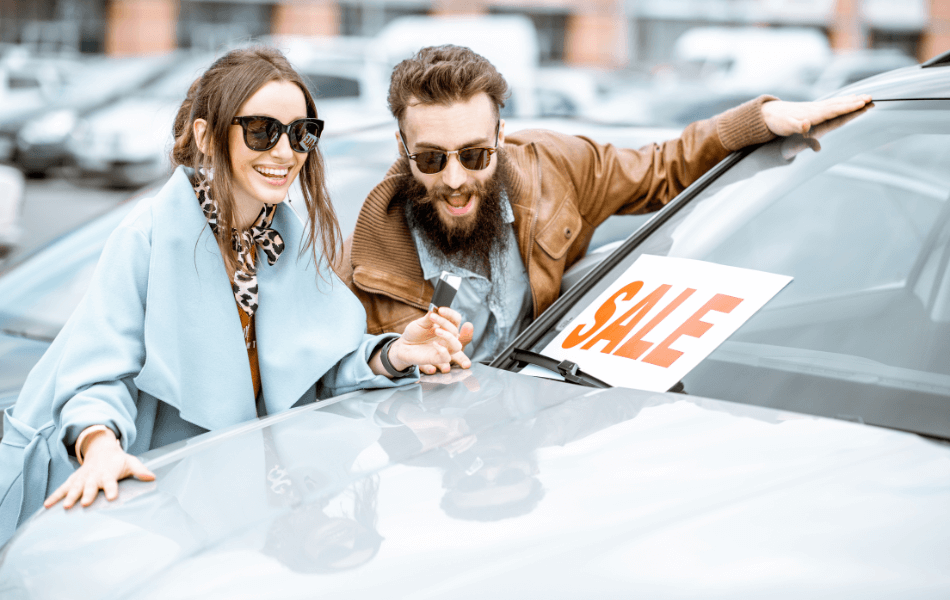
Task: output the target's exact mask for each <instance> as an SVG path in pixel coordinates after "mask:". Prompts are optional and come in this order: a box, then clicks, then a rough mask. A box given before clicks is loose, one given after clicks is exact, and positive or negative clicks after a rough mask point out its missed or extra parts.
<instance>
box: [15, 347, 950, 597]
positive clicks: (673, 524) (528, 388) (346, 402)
mask: <svg viewBox="0 0 950 600" xmlns="http://www.w3.org/2000/svg"><path fill="white" fill-rule="evenodd" d="M413 415H415V416H413ZM413 419H415V420H414V421H413ZM411 423H415V424H416V427H415V428H414V429H413V428H411V427H409V426H408V425H407V424H411ZM416 433H418V435H416ZM420 442H421V443H420ZM948 458H950V448H948V447H947V446H946V445H942V444H938V443H934V442H932V441H929V440H926V439H924V438H921V437H918V436H914V435H910V434H905V433H899V432H894V431H889V430H885V429H880V428H876V427H871V426H865V425H859V424H856V423H848V422H842V421H836V420H832V419H824V418H820V417H810V416H803V415H798V414H794V413H789V412H783V411H778V410H774V409H771V408H762V407H752V406H745V405H740V404H734V403H729V402H722V401H716V400H707V399H703V398H698V397H692V396H685V395H680V394H669V393H666V394H656V393H649V392H643V391H637V390H630V389H622V388H613V389H608V390H591V389H590V388H584V387H579V386H572V385H569V384H564V383H560V382H554V381H546V380H541V379H534V378H531V377H528V376H525V375H520V374H515V373H509V372H505V371H499V370H496V369H493V368H490V367H486V366H483V365H479V364H476V365H474V366H473V367H472V369H471V370H470V371H458V370H457V371H455V372H453V373H452V374H449V375H440V376H436V377H424V378H423V380H422V382H421V383H420V384H419V385H412V386H408V387H405V388H402V389H396V390H391V389H390V390H375V391H369V392H356V393H352V394H348V395H346V396H343V397H340V398H338V399H335V400H330V401H328V402H327V403H324V404H318V405H310V406H305V407H300V408H298V409H295V410H291V411H287V412H284V413H281V414H278V415H274V416H272V417H268V418H267V419H264V420H260V421H252V422H250V423H246V424H243V425H239V426H236V427H233V428H231V429H227V430H222V431H220V432H213V433H210V434H206V435H203V436H198V437H196V438H192V439H191V440H187V441H185V442H182V443H179V444H177V445H173V446H170V447H167V448H165V449H159V450H156V451H153V452H150V453H147V454H146V455H144V456H143V460H144V461H145V462H146V465H147V466H148V467H149V468H150V469H152V470H153V471H154V472H155V473H156V475H157V477H158V479H157V480H156V482H154V483H152V482H139V481H133V480H126V481H124V482H122V484H121V485H120V496H119V500H118V501H116V502H113V503H109V502H106V501H105V500H104V498H102V497H101V496H100V498H99V499H98V500H96V502H95V503H94V504H93V505H92V506H91V507H90V508H88V509H79V508H76V509H73V510H72V511H70V512H69V513H67V512H65V511H64V510H63V509H62V508H61V507H55V508H54V509H51V510H49V511H45V512H43V513H41V514H40V515H38V516H37V517H36V518H34V519H32V520H31V521H30V522H29V523H27V524H25V525H24V526H23V527H22V528H21V531H20V532H19V533H18V534H17V537H15V538H14V539H13V540H12V541H11V543H10V544H9V545H8V546H7V548H6V549H5V555H4V560H3V564H2V565H0V578H2V579H3V580H4V581H6V582H7V584H8V586H10V587H8V588H7V589H14V588H15V584H17V585H23V586H25V587H27V588H29V589H32V590H33V591H34V593H36V594H37V595H43V596H49V597H54V596H57V594H56V593H55V592H56V589H57V588H56V586H61V588H62V590H65V592H64V595H65V596H66V597H68V596H70V593H69V592H72V594H73V595H76V594H77V593H79V594H80V595H81V594H82V593H83V592H86V591H90V592H96V593H97V594H98V595H100V596H102V597H105V596H109V597H135V598H139V597H178V596H186V595H189V594H192V593H196V592H197V593H198V594H199V595H201V596H202V597H209V598H210V597H228V598H239V597H240V598H244V597H248V598H250V597H262V596H285V597H308V598H309V597H316V596H320V597H323V596H327V597H341V596H345V597H347V598H379V597H380V596H382V595H386V596H387V597H407V596H413V597H416V596H418V597H463V598H474V597H482V596H484V595H485V594H486V593H491V595H492V596H495V597H500V598H516V597H517V598H520V597H524V596H525V592H526V590H528V589H530V590H532V591H531V592H529V593H527V596H529V597H536V596H552V597H584V596H588V595H606V596H608V597H614V596H616V595H617V593H618V592H621V591H628V592H633V591H636V590H642V591H648V590H659V589H665V590H667V591H671V590H674V589H677V590H679V592H680V593H678V594H676V595H678V596H679V595H682V596H684V597H696V596H699V597H703V596H706V595H708V592H709V590H710V589H717V590H719V591H724V590H728V591H729V592H730V594H729V595H730V596H731V597H736V598H753V597H763V596H768V597H776V596H778V597H795V596H796V595H797V594H795V593H790V592H789V590H796V589H797V590H798V591H803V590H805V589H809V590H823V591H825V592H827V591H830V590H832V589H834V590H835V591H836V593H837V594H838V595H842V596H847V595H858V594H860V595H862V596H868V595H871V596H873V595H875V592H877V591H880V590H879V588H878V587H877V586H878V585H879V584H880V583H881V582H880V579H879V575H880V573H881V572H886V574H887V583H888V585H890V586H893V588H894V589H895V590H896V589H902V590H903V591H905V592H906V591H907V590H917V591H922V590H934V589H938V588H942V589H944V590H946V589H948V586H950V575H948V574H947V573H946V569H945V568H944V566H943V564H942V562H941V561H939V560H937V557H938V556H941V555H942V554H944V553H945V548H946V541H947V540H948V539H950V522H948V521H947V520H946V519H943V518H940V516H941V515H943V514H944V513H945V512H946V506H947V505H948V503H950V484H948V483H947V482H948V481H950V460H948ZM268 461H269V462H268ZM271 463H273V464H271ZM275 468H276V469H277V470H275ZM512 474H514V475H521V476H522V478H521V479H519V478H518V477H512ZM524 476H527V477H526V478H525V477H524ZM483 478H484V479H487V480H489V481H493V482H498V485H492V486H489V488H488V489H485V487H479V486H478V485H473V482H472V481H471V480H472V479H475V480H476V481H475V483H476V484H477V482H478V481H480V479H483ZM504 478H508V479H507V480H505V479H504ZM283 482H286V483H283ZM462 483H464V484H465V485H464V486H463V485H460V484H462ZM287 485H294V486H298V488H297V489H298V495H297V496H296V499H295V500H294V499H293V498H290V497H287V498H283V499H281V498H279V497H277V496H273V497H271V496H272V495H266V494H264V492H265V491H266V489H271V490H272V491H273V490H275V489H284V488H285V486H287ZM301 485H302V486H303V487H299V486H301ZM268 486H271V487H270V488H268ZM273 486H277V487H276V488H275V487H273ZM459 491H461V493H459ZM275 493H276V492H275ZM354 502H355V503H357V505H356V506H355V508H354V507H353V503H354ZM367 511H368V512H367ZM888 515H891V516H893V515H897V518H888ZM338 526H344V529H343V530H341V529H339V528H338ZM327 527H329V528H330V529H329V530H325V529H324V528H327ZM346 527H352V528H355V529H356V530H357V531H361V532H363V533H366V532H365V531H363V530H364V529H372V530H373V531H372V532H371V533H372V534H374V535H371V536H369V538H370V542H371V543H370V548H371V550H373V552H372V553H371V554H360V555H359V556H358V557H356V558H359V560H355V559H354V556H355V555H348V554H346V552H345V551H343V550H342V547H335V548H334V550H335V551H340V552H343V555H344V556H342V557H341V555H340V554H339V553H336V554H334V553H327V552H322V551H320V549H321V548H323V547H322V546H321V543H322V542H319V540H324V542H325V541H329V540H331V539H333V538H334V536H342V537H343V538H345V539H349V538H347V535H348V534H347V532H351V533H352V531H351V530H350V529H346ZM311 529H312V531H310V530H311ZM360 539H362V538H360ZM308 545H309V546H308ZM314 546H315V547H316V548H317V550H318V551H316V552H313V551H311V555H310V558H307V557H306V556H305V555H304V552H305V550H307V549H308V547H309V548H314ZM80 549H83V550H81V551H80ZM324 550H325V548H324ZM39 556H42V560H38V558H37V557H39ZM323 559H326V560H327V561H329V563H328V564H324V563H322V562H321V560H323ZM348 559H354V560H355V562H347V560H348ZM308 560H309V561H311V562H308ZM340 565H345V566H342V567H341V566H340ZM750 565H754V570H755V572H756V577H755V578H754V581H753V580H750V579H748V577H747V576H746V575H747V574H748V572H749V571H748V570H749V568H750ZM17 582H19V583H17ZM262 586H265V587H266V591H265V587H262ZM41 589H42V590H45V591H46V592H49V593H48V594H46V593H39V590H41ZM278 590H280V592H279V593H278ZM585 590H586V591H587V592H594V594H590V593H584V591H585ZM841 592H845V593H841ZM849 592H850V594H849ZM647 595H654V594H647ZM97 597H99V596H97Z"/></svg>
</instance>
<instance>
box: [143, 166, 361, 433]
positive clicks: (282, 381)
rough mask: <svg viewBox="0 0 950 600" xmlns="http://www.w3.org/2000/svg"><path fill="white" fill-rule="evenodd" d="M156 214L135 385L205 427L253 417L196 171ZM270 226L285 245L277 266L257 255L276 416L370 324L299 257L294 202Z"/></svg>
mask: <svg viewBox="0 0 950 600" xmlns="http://www.w3.org/2000/svg"><path fill="white" fill-rule="evenodd" d="M150 210H151V215H152V230H151V231H152V233H151V258H150V262H149V278H148V296H147V301H146V312H145V334H144V335H145V350H146V360H145V365H144V366H143V368H142V370H141V372H140V373H139V374H138V375H137V376H136V377H135V384H136V385H137V386H138V388H139V389H140V390H142V391H145V392H147V393H149V394H151V395H153V396H155V397H156V398H160V399H161V400H163V401H165V402H167V403H169V404H171V405H172V406H175V407H176V408H178V409H179V411H180V413H181V417H182V418H183V419H185V420H187V421H190V422H192V423H194V424H196V425H199V426H201V427H204V428H207V429H216V428H220V427H224V426H228V425H232V424H235V423H239V422H241V421H246V420H248V419H251V418H253V417H255V416H256V414H257V413H256V411H255V405H254V397H253V395H254V394H253V386H252V383H251V372H250V366H249V363H248V357H247V350H246V346H245V343H244V336H243V331H242V328H241V321H240V316H239V315H238V312H237V311H238V308H237V305H236V303H235V300H234V294H233V293H232V291H231V282H230V280H229V279H228V275H227V271H226V269H225V266H224V260H223V258H222V257H221V253H220V251H219V249H218V245H217V243H216V241H215V239H214V236H213V235H212V233H211V228H210V227H209V226H208V224H207V221H206V220H205V217H204V215H203V214H202V212H201V208H200V206H199V205H198V201H197V198H196V197H195V194H194V190H193V189H192V186H191V182H190V180H189V170H186V169H184V168H182V167H179V168H178V169H177V170H176V171H175V172H174V174H173V175H172V177H171V179H170V180H169V181H168V183H167V184H166V185H165V186H164V187H163V188H162V189H161V191H160V192H159V193H158V195H157V196H156V197H155V198H154V199H153V200H152V201H151V206H150ZM272 226H273V227H274V229H276V230H277V231H279V232H280V233H281V235H282V237H283V238H284V242H285V244H286V248H285V250H284V253H283V254H282V255H281V258H280V260H278V261H277V263H276V264H275V265H273V266H272V265H269V264H267V261H259V267H258V282H259V285H260V296H259V297H260V307H259V308H258V311H257V312H256V313H255V319H256V329H257V345H258V360H259V364H260V369H261V384H262V390H263V394H264V398H265V402H266V406H267V411H268V413H274V412H278V411H281V410H285V409H287V408H290V406H292V405H293V404H294V403H295V402H297V400H298V399H299V398H300V397H301V396H302V395H303V394H304V393H305V392H306V391H307V390H308V389H309V388H310V387H311V386H313V385H314V383H315V382H316V381H317V380H318V379H320V377H322V376H323V374H324V373H326V372H327V371H328V370H329V369H330V368H331V367H333V366H334V365H335V364H336V363H337V362H338V361H339V360H340V359H341V358H342V357H343V356H344V355H346V354H348V353H349V352H351V351H353V350H354V349H356V348H357V347H358V345H359V344H360V342H361V341H362V335H363V332H364V330H365V323H366V316H365V312H364V311H363V308H362V306H361V305H360V303H359V301H358V300H356V298H355V297H354V296H353V295H352V293H350V292H349V290H347V288H346V286H344V285H343V283H342V282H341V281H340V280H339V279H338V278H337V277H336V276H335V275H334V274H333V273H332V272H329V271H326V270H324V271H323V272H322V279H321V278H320V277H318V275H317V269H316V267H315V265H314V264H313V259H312V257H311V256H310V255H309V253H304V254H303V255H302V256H300V254H301V253H300V249H301V242H302V240H303V235H304V229H303V225H302V224H301V222H300V220H299V219H298V218H297V216H296V214H295V213H294V212H293V209H292V208H291V207H290V206H289V205H287V204H286V203H284V204H281V205H280V206H278V208H277V212H276V214H275V216H274V221H273V223H272ZM315 332H319V334H320V335H319V336H314V333H315Z"/></svg>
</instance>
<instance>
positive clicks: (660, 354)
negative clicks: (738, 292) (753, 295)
mask: <svg viewBox="0 0 950 600" xmlns="http://www.w3.org/2000/svg"><path fill="white" fill-rule="evenodd" d="M741 302H742V299H741V298H734V297H732V296H726V295H725V294H716V295H715V296H713V299H712V300H710V301H709V302H707V303H706V304H705V305H703V307H702V308H700V309H699V310H697V311H696V312H695V313H693V316H691V317H690V318H688V319H686V322H685V323H683V324H682V325H680V326H679V327H678V328H677V329H676V331H674V332H673V333H671V334H670V336H669V337H668V338H666V339H665V340H663V341H662V342H660V344H659V345H658V346H657V347H656V348H654V350H653V352H651V353H649V354H648V355H646V356H645V357H644V358H643V362H645V363H650V364H651V365H656V366H658V367H663V368H667V367H669V366H670V365H672V364H673V363H674V362H676V359H678V358H679V357H681V356H683V353H682V352H680V351H679V350H673V349H672V348H670V346H671V345H672V344H673V342H675V341H676V340H677V339H679V338H680V337H681V336H684V335H688V336H690V337H694V338H698V337H700V336H702V335H703V334H704V333H706V332H707V331H709V329H710V328H711V327H712V323H707V322H706V321H700V319H701V318H703V317H704V316H705V315H706V313H708V312H709V311H711V310H714V311H716V312H721V313H730V312H732V309H734V308H735V307H737V306H739V303H741Z"/></svg>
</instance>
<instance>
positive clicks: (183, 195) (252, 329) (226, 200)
mask: <svg viewBox="0 0 950 600" xmlns="http://www.w3.org/2000/svg"><path fill="white" fill-rule="evenodd" d="M316 115H317V111H316V107H315V105H314V102H313V98H312V97H311V96H310V93H309V92H308V91H307V87H306V85H304V83H303V81H302V80H301V78H300V76H299V75H298V74H297V73H296V72H294V70H293V69H292V68H291V67H290V65H289V63H288V62H287V61H286V59H285V58H284V57H283V56H282V55H281V54H280V53H279V52H278V51H276V50H273V49H269V48H251V49H242V50H235V51H232V52H230V53H228V54H227V55H225V56H224V57H222V58H220V59H219V60H218V61H216V62H215V63H214V64H213V65H212V66H211V67H210V68H209V69H208V71H207V72H206V73H204V75H202V76H201V77H200V78H199V79H198V80H197V81H196V82H195V83H194V84H193V85H192V86H191V89H190V90H189V92H188V97H187V98H186V99H185V101H184V102H183V103H182V106H181V108H180V110H179V112H178V116H177V118H176V120H175V124H174V134H175V147H174V150H173V152H172V160H173V163H174V164H175V165H176V167H177V168H176V169H175V172H174V173H173V175H172V177H171V179H170V180H169V181H168V182H167V183H166V184H165V186H164V187H163V188H162V189H161V191H160V192H158V194H157V195H156V196H155V197H154V198H151V199H148V200H144V201H142V202H141V203H140V204H139V205H138V206H137V207H136V208H135V210H134V211H133V212H132V214H130V215H129V216H128V217H127V218H126V219H125V220H124V221H123V223H122V224H121V225H120V226H119V227H118V229H117V230H116V231H115V232H114V233H113V234H112V235H111V236H110V238H109V240H108V242H107V243H106V246H105V248H104V249H103V253H102V257H101V258H100V261H99V265H98V267H97V269H96V273H95V275H94V276H93V279H92V281H91V285H90V289H89V291H88V293H87V294H86V297H85V298H84V299H83V301H82V302H81V303H80V305H79V306H78V308H77V309H76V311H75V313H74V314H73V316H72V317H71V318H70V320H69V321H68V322H67V324H66V326H65V327H64V328H63V330H62V332H61V333H60V334H59V336H57V338H56V340H55V341H54V342H53V344H52V345H51V346H50V348H49V350H48V351H47V352H46V354H45V355H44V356H43V358H42V359H41V360H40V362H39V363H38V364H37V365H36V367H35V368H34V369H33V371H32V372H31V374H30V376H29V378H28V379H27V382H26V384H25V385H24V387H23V390H22V392H21V393H20V396H19V398H18V400H17V403H16V405H15V406H14V407H13V408H11V409H8V411H7V412H6V414H5V415H4V419H5V420H4V434H5V435H4V438H3V440H2V443H0V498H2V500H0V543H2V542H5V541H6V540H7V539H8V538H9V536H10V535H11V534H12V533H13V531H14V529H15V528H16V527H17V526H19V525H20V524H21V523H22V522H23V521H24V520H25V519H26V518H28V517H29V516H30V515H32V514H33V513H34V512H35V511H36V510H38V509H39V508H40V506H41V505H43V504H44V502H43V498H45V497H47V495H48V498H47V499H46V502H45V506H46V507H47V508H48V507H50V506H53V505H54V504H56V503H57V502H59V501H60V500H65V501H64V507H66V508H70V507H72V506H73V505H74V504H75V502H76V501H77V500H80V499H81V503H82V504H83V506H88V505H89V504H91V503H92V501H93V500H94V499H95V498H96V496H97V495H98V492H99V490H100V489H102V490H104V491H105V495H106V498H108V499H109V500H112V499H114V498H116V496H117V493H118V481H119V480H121V479H123V478H125V477H129V476H134V477H137V478H138V479H143V480H149V479H153V478H154V475H153V474H152V473H150V472H149V471H148V469H146V468H145V467H144V466H143V465H142V463H141V462H140V461H139V460H138V459H136V458H135V457H134V455H136V454H139V453H142V452H145V451H147V450H149V449H151V448H155V447H158V446H163V445H166V444H169V443H172V442H175V441H179V440H181V439H185V438H187V437H191V436H194V435H197V434H199V433H203V432H205V431H208V430H212V429H219V428H222V427H227V426H230V425H234V424H236V423H240V422H243V421H246V420H248V419H251V418H253V417H255V416H259V415H263V414H268V413H275V412H278V411H282V410H286V409H288V408H290V407H291V406H293V405H296V404H303V403H306V402H313V401H315V400H317V399H321V398H326V397H329V396H333V395H337V394H341V393H344V392H347V391H350V390H354V389H359V388H364V387H386V386H394V385H400V384H401V383H403V382H411V381H413V380H414V379H415V375H417V373H418V369H416V368H415V367H414V366H413V365H427V366H426V367H425V369H426V370H427V371H430V372H434V370H435V368H436V366H437V367H438V368H441V369H446V370H447V369H448V365H449V362H450V355H451V354H454V353H456V352H459V351H461V344H460V343H459V341H458V328H457V325H458V321H459V317H458V315H457V314H456V313H454V312H453V311H450V310H447V309H442V310H441V311H440V312H441V314H431V313H430V314H428V315H426V316H425V317H423V318H421V319H419V320H417V321H415V322H413V323H411V324H410V325H409V327H407V329H406V332H405V333H404V334H403V335H402V336H401V337H398V338H396V337H395V336H392V335H387V336H375V337H374V336H368V335H365V334H364V331H365V325H366V317H365V313H364V311H363V308H362V305H361V304H360V303H359V301H358V300H357V299H356V298H355V297H354V296H353V295H352V294H351V293H350V292H349V290H348V289H347V288H346V286H344V285H343V284H342V283H341V282H340V281H339V279H337V278H336V276H335V275H334V274H333V273H332V271H331V270H330V268H329V265H330V264H333V261H334V258H335V253H336V251H337V249H338V247H339V242H340V232H339V226H338V225H337V221H336V216H335V215H334V212H333V209H332V207H331V205H330V201H329V198H328V197H327V192H326V188H325V185H324V174H323V164H322V159H321V156H320V153H319V151H318V150H317V140H318V138H319V135H320V132H321V130H322V126H323V123H322V121H319V120H318V119H316ZM298 176H299V177H300V181H301V188H302V190H303V195H304V199H305V201H306V207H307V213H308V214H307V215H306V218H302V219H301V218H299V217H298V216H297V215H296V214H295V213H294V210H293V209H292V207H290V206H289V205H288V204H284V199H285V198H286V197H287V192H288V190H289V188H290V185H291V184H292V183H293V181H294V180H295V179H296V178H297V177H298ZM304 223H311V224H314V226H312V227H308V226H305V225H304ZM258 249H260V250H261V251H260V252H258V251H257V250H258ZM446 316H448V317H450V318H451V319H452V320H449V319H447V318H446ZM76 466H78V469H77V468H76ZM53 490H55V491H53ZM51 491H52V494H50V492H51Z"/></svg>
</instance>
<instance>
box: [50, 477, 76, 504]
mask: <svg viewBox="0 0 950 600" xmlns="http://www.w3.org/2000/svg"><path fill="white" fill-rule="evenodd" d="M69 481H70V480H69V479H67V480H66V483H64V484H63V485H61V486H59V487H58V488H56V491H55V492H53V493H52V494H50V496H49V498H47V499H46V500H45V501H44V502H43V508H50V507H51V506H54V505H55V504H56V503H57V502H59V501H60V500H62V499H63V498H65V497H66V493H67V492H68V491H69Z"/></svg>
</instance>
